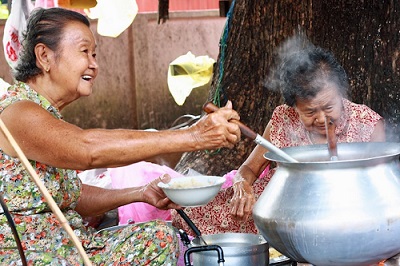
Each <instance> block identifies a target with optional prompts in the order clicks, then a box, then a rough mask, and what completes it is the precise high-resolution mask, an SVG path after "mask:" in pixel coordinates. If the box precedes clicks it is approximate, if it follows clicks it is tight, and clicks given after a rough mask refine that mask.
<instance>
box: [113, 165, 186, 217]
mask: <svg viewBox="0 0 400 266" xmlns="http://www.w3.org/2000/svg"><path fill="white" fill-rule="evenodd" d="M108 171H109V173H110V176H111V181H112V186H113V188H127V187H137V186H142V185H145V184H147V183H149V182H150V181H152V180H154V179H156V178H158V177H159V176H161V175H162V174H169V175H170V176H171V177H172V178H174V177H180V176H182V175H181V174H179V173H178V172H176V171H174V170H173V169H171V168H169V167H167V166H162V165H158V164H153V163H149V162H138V163H135V164H131V165H128V166H124V167H118V168H109V169H108ZM118 215H119V224H120V225H123V224H130V223H138V222H147V221H150V220H154V219H160V220H165V221H170V220H171V211H170V210H159V209H157V208H156V207H154V206H152V205H149V204H147V203H143V202H136V203H131V204H128V205H125V206H122V207H119V208H118Z"/></svg>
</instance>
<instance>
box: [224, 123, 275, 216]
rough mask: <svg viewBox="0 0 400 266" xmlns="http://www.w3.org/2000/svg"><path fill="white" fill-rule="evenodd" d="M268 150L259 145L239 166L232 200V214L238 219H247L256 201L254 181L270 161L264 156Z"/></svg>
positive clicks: (264, 135) (267, 135)
mask: <svg viewBox="0 0 400 266" xmlns="http://www.w3.org/2000/svg"><path fill="white" fill-rule="evenodd" d="M270 130H271V126H270V124H268V125H267V127H266V128H265V130H264V134H263V137H264V138H266V139H267V140H269V135H270ZM267 151H268V150H267V149H265V148H264V147H262V146H260V145H257V146H256V147H255V148H254V150H253V151H252V152H251V154H250V156H249V157H248V158H247V159H246V161H245V162H244V163H243V164H242V165H241V166H240V167H239V169H238V172H237V173H236V175H235V178H234V181H233V182H234V185H233V190H234V194H233V197H232V200H231V215H232V217H233V218H234V219H236V220H247V219H248V218H249V216H250V215H251V213H252V210H253V206H254V204H255V202H256V200H255V195H254V191H253V187H252V186H253V183H254V182H255V181H256V180H257V178H258V177H259V176H260V174H261V173H262V171H263V170H264V169H265V168H266V167H267V166H268V164H269V163H270V162H269V161H268V160H267V159H265V158H264V156H263V155H264V153H265V152H267Z"/></svg>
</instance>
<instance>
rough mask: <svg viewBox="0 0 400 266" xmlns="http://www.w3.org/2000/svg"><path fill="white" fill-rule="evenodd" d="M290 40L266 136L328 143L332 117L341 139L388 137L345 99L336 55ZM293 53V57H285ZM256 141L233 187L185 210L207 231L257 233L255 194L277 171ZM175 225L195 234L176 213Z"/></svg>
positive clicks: (286, 142)
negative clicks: (278, 101) (327, 121)
mask: <svg viewBox="0 0 400 266" xmlns="http://www.w3.org/2000/svg"><path fill="white" fill-rule="evenodd" d="M294 40H296V39H290V40H289V41H288V42H287V43H286V44H284V45H283V46H282V47H283V48H282V49H285V50H282V51H280V52H281V53H279V54H280V55H282V57H281V58H279V62H278V68H277V69H276V71H275V72H274V73H273V74H274V75H273V76H272V78H271V80H270V81H273V82H270V86H277V87H278V88H277V89H280V90H281V91H282V94H283V97H284V101H285V104H283V105H280V106H278V107H277V108H276V109H275V110H274V112H273V114H272V117H271V120H270V122H269V123H268V125H267V127H266V128H265V131H264V134H263V137H264V138H266V139H267V140H269V141H270V142H272V143H273V144H274V145H275V146H277V147H279V148H284V147H291V146H301V145H312V144H324V143H327V139H326V128H325V117H326V116H329V117H331V118H332V119H333V121H334V124H335V126H336V129H335V134H336V138H337V141H338V142H369V141H384V140H385V130H384V123H383V119H382V117H381V116H380V115H379V114H377V113H376V112H374V111H373V110H371V109H370V108H369V107H367V106H365V105H362V104H356V103H353V102H351V101H349V100H347V99H346V98H345V97H346V92H347V90H348V87H349V83H348V79H347V75H346V72H345V71H344V69H343V68H342V66H341V65H340V64H339V63H338V62H337V61H336V59H335V58H334V56H333V55H332V54H331V53H329V52H327V51H325V50H323V49H321V48H319V47H315V46H313V45H312V44H308V46H304V47H303V49H298V46H293V45H292V46H291V44H293V43H295V44H296V42H293V41H294ZM285 55H289V56H285ZM265 152H267V150H266V149H265V148H264V147H262V146H260V145H257V146H256V147H255V149H254V150H253V151H252V153H251V154H250V156H249V157H248V158H247V160H246V161H245V162H244V163H243V164H242V166H241V167H240V168H239V169H238V171H237V173H236V175H235V177H234V181H233V183H234V185H233V187H230V188H228V189H225V190H222V191H221V192H220V193H219V194H218V195H217V197H216V198H215V199H214V200H213V201H211V202H210V203H208V204H207V205H206V206H203V207H197V208H186V209H185V212H186V213H187V214H188V216H189V217H190V218H191V219H192V221H193V222H194V223H195V224H196V225H197V227H198V228H199V229H200V231H201V232H202V233H203V234H216V233H225V232H247V233H249V232H250V233H257V229H256V227H255V225H254V221H253V219H252V217H251V213H252V208H253V206H254V203H255V202H256V200H257V198H258V197H259V196H260V195H261V193H262V192H263V190H264V188H265V187H266V186H267V185H268V182H269V180H270V179H271V177H272V175H273V174H274V172H275V169H274V165H272V164H271V162H270V161H268V160H266V159H265V158H264V157H263V155H264V153H265ZM173 225H175V226H176V227H178V228H183V229H185V230H186V231H188V232H191V230H190V228H189V227H188V226H187V225H186V224H185V222H184V221H182V219H181V218H180V217H179V216H178V215H175V214H174V215H173Z"/></svg>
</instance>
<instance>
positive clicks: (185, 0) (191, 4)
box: [136, 0, 219, 12]
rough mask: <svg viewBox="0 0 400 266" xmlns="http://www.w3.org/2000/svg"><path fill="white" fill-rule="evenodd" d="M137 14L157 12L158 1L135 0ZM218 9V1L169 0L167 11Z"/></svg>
mask: <svg viewBox="0 0 400 266" xmlns="http://www.w3.org/2000/svg"><path fill="white" fill-rule="evenodd" d="M136 3H137V4H138V7H139V12H157V11H158V0H136ZM204 9H219V0H169V11H186V10H204Z"/></svg>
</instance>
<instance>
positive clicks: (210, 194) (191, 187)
mask: <svg viewBox="0 0 400 266" xmlns="http://www.w3.org/2000/svg"><path fill="white" fill-rule="evenodd" d="M224 182H225V177H221V176H184V177H177V178H173V179H171V181H170V182H169V183H168V184H165V183H162V182H160V183H158V186H159V187H160V188H162V189H163V191H164V193H165V195H167V197H168V198H169V199H171V200H172V201H173V202H175V203H176V204H179V205H181V206H183V207H198V206H203V205H206V204H207V203H208V202H210V201H211V200H212V199H214V198H215V196H216V195H217V193H218V192H219V191H220V190H221V187H222V184H223V183H224Z"/></svg>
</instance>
